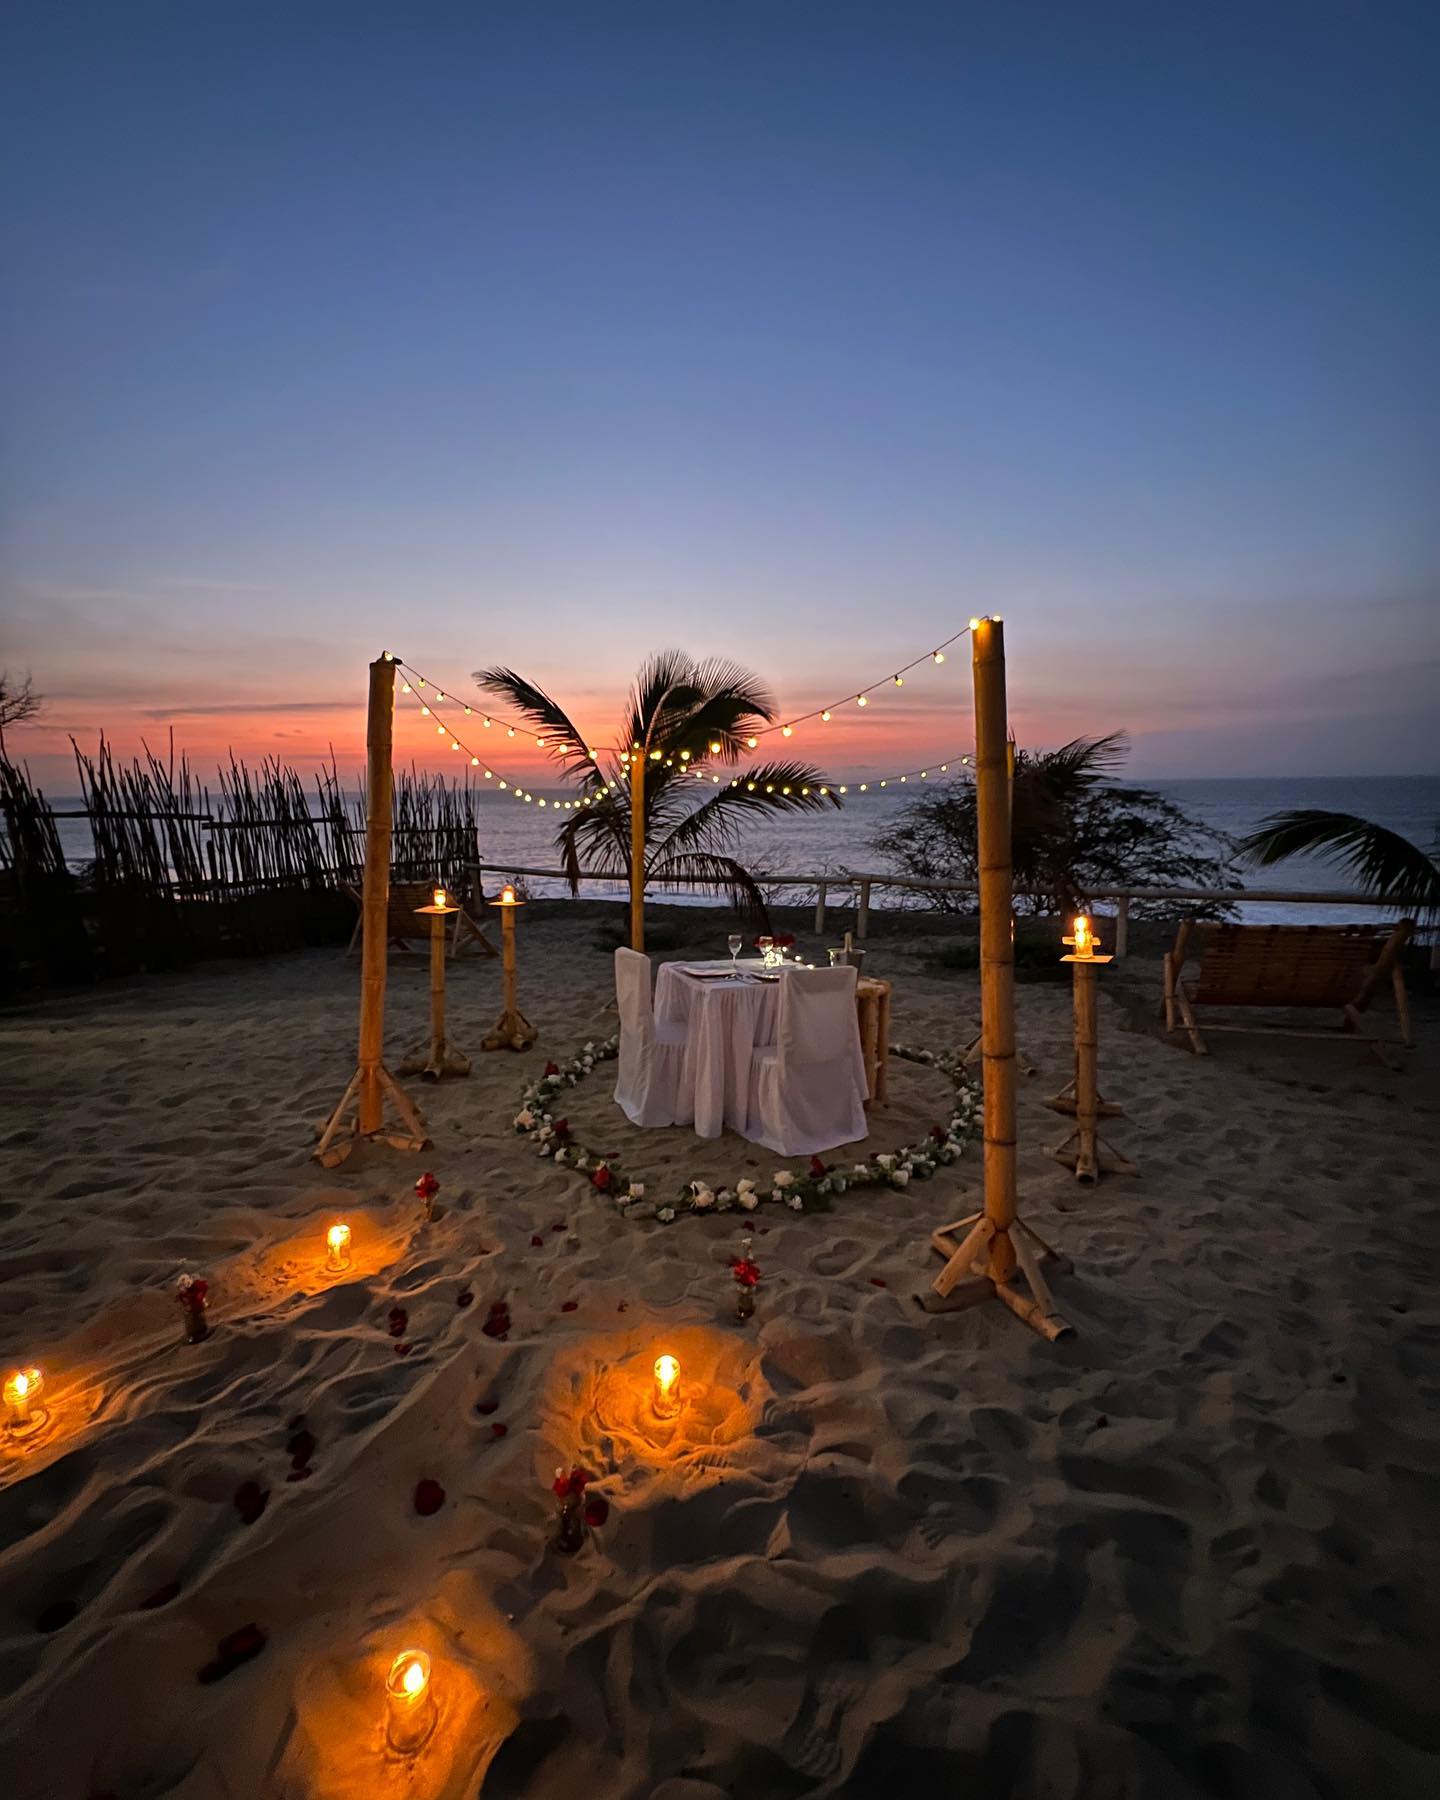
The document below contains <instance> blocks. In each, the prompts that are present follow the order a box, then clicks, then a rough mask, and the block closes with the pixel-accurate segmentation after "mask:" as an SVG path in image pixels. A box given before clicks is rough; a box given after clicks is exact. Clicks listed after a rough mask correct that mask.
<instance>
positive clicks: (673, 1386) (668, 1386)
mask: <svg viewBox="0 0 1440 1800" xmlns="http://www.w3.org/2000/svg"><path fill="white" fill-rule="evenodd" d="M652 1404H653V1405H654V1408H655V1417H656V1418H657V1419H673V1418H675V1416H676V1415H677V1414H678V1413H679V1411H680V1363H679V1360H678V1359H677V1358H676V1357H673V1356H668V1355H667V1356H657V1357H656V1358H655V1392H654V1395H653V1400H652Z"/></svg>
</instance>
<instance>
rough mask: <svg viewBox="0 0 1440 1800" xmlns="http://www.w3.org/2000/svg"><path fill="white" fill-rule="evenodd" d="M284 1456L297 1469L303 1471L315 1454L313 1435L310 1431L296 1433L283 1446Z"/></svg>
mask: <svg viewBox="0 0 1440 1800" xmlns="http://www.w3.org/2000/svg"><path fill="white" fill-rule="evenodd" d="M285 1454H286V1455H287V1456H288V1457H289V1458H290V1461H291V1462H292V1463H293V1464H294V1466H295V1467H296V1468H297V1469H303V1468H304V1467H305V1465H306V1463H308V1462H309V1460H310V1458H311V1457H312V1456H313V1455H314V1454H315V1434H314V1433H313V1432H311V1431H297V1432H296V1433H295V1435H294V1437H292V1438H291V1440H290V1442H289V1443H288V1444H287V1445H286V1446H285Z"/></svg>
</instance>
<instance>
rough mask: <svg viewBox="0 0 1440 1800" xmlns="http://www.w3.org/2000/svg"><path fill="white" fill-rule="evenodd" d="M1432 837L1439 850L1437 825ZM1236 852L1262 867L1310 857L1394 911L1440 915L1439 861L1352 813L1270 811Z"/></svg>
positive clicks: (1311, 809) (1303, 809) (1312, 809)
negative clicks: (1348, 877) (1332, 867)
mask: <svg viewBox="0 0 1440 1800" xmlns="http://www.w3.org/2000/svg"><path fill="white" fill-rule="evenodd" d="M1433 841H1434V847H1435V848H1436V849H1440V823H1437V825H1436V828H1435V838H1434V840H1433ZM1240 853H1241V855H1242V856H1243V857H1245V859H1246V860H1247V861H1249V862H1251V863H1256V864H1259V865H1260V866H1261V867H1264V868H1268V867H1270V865H1271V864H1273V863H1278V862H1283V861H1284V860H1285V858H1286V857H1287V856H1315V857H1318V858H1319V859H1320V860H1321V861H1322V862H1328V863H1332V864H1334V865H1335V866H1336V867H1338V868H1342V869H1344V870H1345V871H1346V872H1347V874H1349V875H1351V876H1352V877H1353V878H1354V879H1355V880H1356V881H1357V882H1358V883H1359V884H1360V886H1361V888H1362V889H1363V890H1364V891H1365V892H1366V893H1367V894H1373V895H1374V896H1375V898H1376V899H1377V900H1383V901H1384V902H1385V903H1386V904H1387V905H1389V906H1393V907H1395V908H1396V909H1397V910H1403V911H1406V912H1414V913H1416V914H1417V915H1422V916H1424V917H1427V918H1431V919H1434V918H1440V864H1437V862H1436V860H1435V856H1434V854H1429V855H1427V854H1426V852H1425V851H1424V850H1422V849H1421V848H1420V846H1419V845H1418V844H1412V843H1411V841H1410V839H1409V838H1407V837H1402V836H1401V835H1400V833H1399V832H1398V831H1390V830H1388V829H1387V828H1386V827H1385V826H1384V825H1377V824H1375V823H1374V821H1373V820H1371V819H1362V818H1360V817H1358V815H1356V814H1355V813H1344V812H1325V811H1323V810H1321V809H1319V808H1315V807H1303V806H1302V807H1297V808H1295V809H1294V810H1293V811H1290V812H1278V813H1271V814H1270V816H1269V817H1268V818H1267V819H1264V820H1262V821H1261V823H1260V827H1259V829H1258V830H1256V831H1252V832H1251V833H1250V835H1249V836H1248V837H1246V838H1242V839H1241V841H1240Z"/></svg>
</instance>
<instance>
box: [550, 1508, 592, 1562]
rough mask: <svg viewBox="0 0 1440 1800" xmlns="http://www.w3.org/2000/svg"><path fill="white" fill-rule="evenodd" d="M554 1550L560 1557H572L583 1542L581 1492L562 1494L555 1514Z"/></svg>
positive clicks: (583, 1510) (583, 1515)
mask: <svg viewBox="0 0 1440 1800" xmlns="http://www.w3.org/2000/svg"><path fill="white" fill-rule="evenodd" d="M555 1527H556V1529H555V1548H556V1549H557V1550H558V1551H559V1552H560V1554H561V1555H562V1556H573V1555H574V1554H575V1552H576V1551H577V1550H578V1549H580V1547H581V1545H582V1544H584V1542H585V1496H584V1493H583V1492H575V1493H569V1494H562V1495H561V1496H560V1504H559V1506H558V1507H557V1508H556V1513H555Z"/></svg>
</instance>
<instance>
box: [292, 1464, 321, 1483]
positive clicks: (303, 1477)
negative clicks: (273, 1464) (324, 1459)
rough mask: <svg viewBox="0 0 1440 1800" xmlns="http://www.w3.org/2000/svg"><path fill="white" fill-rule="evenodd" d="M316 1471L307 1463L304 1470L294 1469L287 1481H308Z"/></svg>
mask: <svg viewBox="0 0 1440 1800" xmlns="http://www.w3.org/2000/svg"><path fill="white" fill-rule="evenodd" d="M314 1473H315V1471H314V1470H313V1469H312V1468H311V1467H310V1465H309V1463H306V1464H305V1465H304V1467H303V1468H299V1469H292V1470H291V1471H290V1473H289V1474H288V1475H287V1476H286V1477H285V1479H286V1480H287V1481H308V1480H309V1479H310V1477H311V1476H312V1475H313V1474H314Z"/></svg>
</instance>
